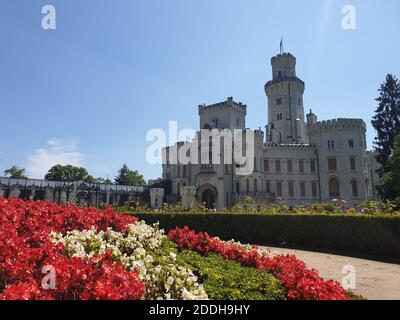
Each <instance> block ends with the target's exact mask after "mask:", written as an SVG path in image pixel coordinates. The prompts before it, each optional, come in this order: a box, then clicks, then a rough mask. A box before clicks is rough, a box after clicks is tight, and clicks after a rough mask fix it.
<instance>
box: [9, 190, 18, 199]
mask: <svg viewBox="0 0 400 320" xmlns="http://www.w3.org/2000/svg"><path fill="white" fill-rule="evenodd" d="M20 194H21V190H19V188H13V189H12V190H11V191H10V195H9V198H19V195H20Z"/></svg>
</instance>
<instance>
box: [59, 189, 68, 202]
mask: <svg viewBox="0 0 400 320" xmlns="http://www.w3.org/2000/svg"><path fill="white" fill-rule="evenodd" d="M66 203H67V191H66V190H60V204H66Z"/></svg>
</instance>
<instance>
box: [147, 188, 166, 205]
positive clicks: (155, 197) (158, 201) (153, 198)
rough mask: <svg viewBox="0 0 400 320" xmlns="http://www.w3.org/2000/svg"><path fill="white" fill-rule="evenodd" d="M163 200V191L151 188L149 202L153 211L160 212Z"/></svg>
mask: <svg viewBox="0 0 400 320" xmlns="http://www.w3.org/2000/svg"><path fill="white" fill-rule="evenodd" d="M163 200H164V189H162V188H152V189H150V202H151V207H152V208H153V209H157V210H161V209H162V206H163Z"/></svg>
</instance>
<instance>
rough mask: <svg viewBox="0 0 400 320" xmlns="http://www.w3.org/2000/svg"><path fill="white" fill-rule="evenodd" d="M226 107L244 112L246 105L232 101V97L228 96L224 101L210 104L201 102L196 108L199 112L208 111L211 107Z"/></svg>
mask: <svg viewBox="0 0 400 320" xmlns="http://www.w3.org/2000/svg"><path fill="white" fill-rule="evenodd" d="M226 107H229V108H233V109H235V110H237V111H239V112H243V113H244V114H246V112H247V105H245V104H243V103H241V102H236V101H234V100H233V97H229V98H228V99H227V100H226V101H223V102H219V103H214V104H210V105H205V104H201V105H199V106H198V109H199V114H200V113H201V112H203V111H209V110H211V109H225V108H226Z"/></svg>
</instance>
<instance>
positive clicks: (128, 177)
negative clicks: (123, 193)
mask: <svg viewBox="0 0 400 320" xmlns="http://www.w3.org/2000/svg"><path fill="white" fill-rule="evenodd" d="M115 184H118V185H122V186H143V185H145V184H146V181H145V180H144V179H143V176H142V175H140V174H139V172H138V171H137V170H135V171H133V170H130V169H129V168H128V166H127V165H126V163H124V165H123V166H122V168H121V169H120V170H119V171H118V175H117V176H116V177H115Z"/></svg>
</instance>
